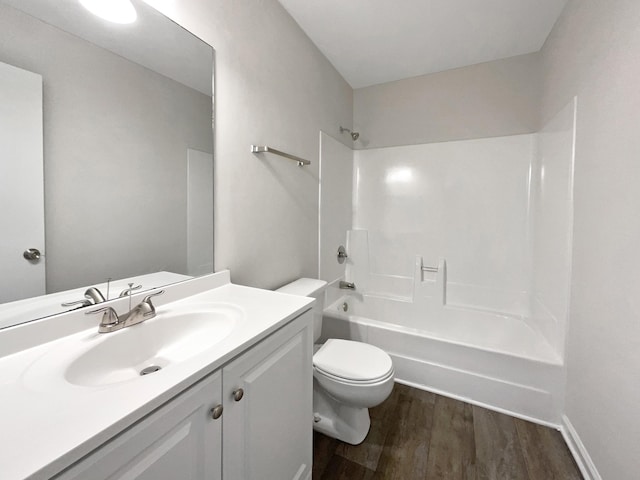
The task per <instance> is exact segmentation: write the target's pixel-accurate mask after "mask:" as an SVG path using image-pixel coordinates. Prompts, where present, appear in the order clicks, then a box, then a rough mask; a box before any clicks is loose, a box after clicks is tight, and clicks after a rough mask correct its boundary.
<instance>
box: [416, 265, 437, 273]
mask: <svg viewBox="0 0 640 480" xmlns="http://www.w3.org/2000/svg"><path fill="white" fill-rule="evenodd" d="M420 270H422V271H423V272H432V273H438V267H425V266H424V265H423V266H421V267H420Z"/></svg>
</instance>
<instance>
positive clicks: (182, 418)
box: [56, 372, 222, 480]
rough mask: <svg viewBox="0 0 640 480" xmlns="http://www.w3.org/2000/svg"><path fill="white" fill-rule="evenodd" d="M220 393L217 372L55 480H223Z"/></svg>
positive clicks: (220, 385) (219, 377) (219, 379)
mask: <svg viewBox="0 0 640 480" xmlns="http://www.w3.org/2000/svg"><path fill="white" fill-rule="evenodd" d="M221 387H222V379H221V374H220V372H216V373H214V374H213V375H211V376H209V377H207V378H205V379H204V380H202V381H201V382H199V383H197V384H196V385H194V386H193V387H191V388H189V389H188V390H187V391H185V392H184V393H182V394H180V395H179V396H178V397H176V398H175V399H174V400H171V401H170V402H169V403H168V404H166V405H165V406H163V407H161V408H160V409H158V410H157V411H156V412H154V413H152V414H151V415H149V416H148V417H145V418H144V419H143V420H142V421H140V422H139V423H138V424H136V425H134V426H133V427H131V428H130V429H128V430H126V431H125V432H123V433H122V434H120V435H118V436H117V437H115V438H114V439H113V440H110V441H109V442H108V443H106V444H105V445H104V446H102V447H100V448H99V449H98V450H96V451H95V452H94V453H92V454H90V455H89V456H88V457H87V458H85V459H84V460H82V461H80V462H79V463H77V464H75V465H74V466H72V467H71V468H70V469H69V470H67V471H66V472H63V473H62V474H61V475H60V476H59V477H56V478H59V479H65V480H70V479H78V480H79V479H83V480H84V479H86V480H102V479H110V480H115V479H121V480H124V479H127V480H129V479H136V480H177V479H179V480H220V478H221V472H222V469H221V450H222V448H221V447H222V445H221V434H222V418H219V419H217V420H214V419H213V418H212V416H211V409H212V408H213V407H215V406H216V405H219V404H221ZM99 414H100V411H99V409H98V408H96V415H99Z"/></svg>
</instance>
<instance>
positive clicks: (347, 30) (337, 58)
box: [279, 0, 567, 88]
mask: <svg viewBox="0 0 640 480" xmlns="http://www.w3.org/2000/svg"><path fill="white" fill-rule="evenodd" d="M279 1H280V3H281V4H282V5H283V6H284V8H285V9H286V10H287V11H288V12H289V13H290V14H291V16H292V17H293V18H294V19H295V20H296V21H297V22H298V24H299V25H300V26H301V27H302V29H303V30H304V31H305V32H306V33H307V35H309V37H310V38H311V40H312V41H313V42H314V43H315V44H316V45H317V46H318V48H319V49H320V50H321V51H322V53H324V55H325V56H326V57H327V58H328V59H329V61H330V62H331V63H332V64H333V65H334V66H335V67H336V69H337V70H338V71H339V72H340V73H341V74H342V76H343V77H344V78H345V79H346V80H347V82H349V83H350V84H351V86H352V87H353V88H359V87H364V86H368V85H375V84H378V83H384V82H389V81H393V80H399V79H401V78H408V77H415V76H417V75H423V74H427V73H434V72H440V71H443V70H449V69H451V68H457V67H462V66H465V65H473V64H476V63H482V62H488V61H491V60H497V59H500V58H507V57H512V56H515V55H522V54H525V53H531V52H537V51H538V50H540V48H542V45H543V44H544V41H545V40H546V38H547V36H548V35H549V32H550V31H551V29H552V27H553V24H554V23H555V21H556V20H557V18H558V16H559V15H560V13H561V12H562V9H563V8H564V6H565V4H566V1H567V0H377V1H373V0H322V1H320V0H279Z"/></svg>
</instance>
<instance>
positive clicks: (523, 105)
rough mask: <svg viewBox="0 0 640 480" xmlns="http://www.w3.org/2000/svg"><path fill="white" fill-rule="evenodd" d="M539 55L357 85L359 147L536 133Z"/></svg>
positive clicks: (355, 108) (356, 125)
mask: <svg viewBox="0 0 640 480" xmlns="http://www.w3.org/2000/svg"><path fill="white" fill-rule="evenodd" d="M539 99H540V69H539V57H538V54H535V53H534V54H529V55H521V56H517V57H511V58H507V59H505V60H497V61H494V62H487V63H481V64H478V65H472V66H469V67H463V68H457V69H455V70H447V71H445V72H440V73H434V74H430V75H422V76H419V77H414V78H408V79H404V80H398V81H395V82H389V83H384V84H381V85H374V86H372V87H365V88H360V89H356V90H355V92H354V123H355V130H357V131H359V132H360V139H359V140H358V141H357V142H355V143H354V145H355V147H356V148H377V147H389V146H397V145H414V144H423V143H432V142H444V141H449V140H466V139H472V138H486V137H498V136H504V135H515V134H520V133H532V132H535V131H537V130H538V127H539V119H538V116H539Z"/></svg>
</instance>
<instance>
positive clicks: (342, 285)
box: [340, 280, 356, 290]
mask: <svg viewBox="0 0 640 480" xmlns="http://www.w3.org/2000/svg"><path fill="white" fill-rule="evenodd" d="M340 288H342V289H345V290H355V289H356V284H355V283H352V282H345V281H343V280H340Z"/></svg>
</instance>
